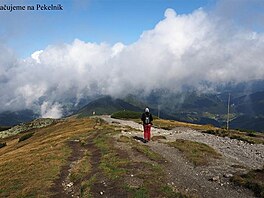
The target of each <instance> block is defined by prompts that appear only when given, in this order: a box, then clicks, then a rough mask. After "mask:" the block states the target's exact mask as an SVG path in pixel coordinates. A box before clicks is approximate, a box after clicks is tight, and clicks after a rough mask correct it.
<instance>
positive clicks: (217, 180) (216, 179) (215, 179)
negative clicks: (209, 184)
mask: <svg viewBox="0 0 264 198" xmlns="http://www.w3.org/2000/svg"><path fill="white" fill-rule="evenodd" d="M209 180H210V181H213V182H219V181H220V177H219V176H214V177H212V178H211V179H209Z"/></svg>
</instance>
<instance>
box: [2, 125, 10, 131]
mask: <svg viewBox="0 0 264 198" xmlns="http://www.w3.org/2000/svg"><path fill="white" fill-rule="evenodd" d="M10 128H11V127H8V126H0V131H5V130H8V129H10Z"/></svg>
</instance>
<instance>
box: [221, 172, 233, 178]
mask: <svg viewBox="0 0 264 198" xmlns="http://www.w3.org/2000/svg"><path fill="white" fill-rule="evenodd" d="M223 176H224V177H225V178H230V177H233V174H231V173H226V174H224V175H223Z"/></svg>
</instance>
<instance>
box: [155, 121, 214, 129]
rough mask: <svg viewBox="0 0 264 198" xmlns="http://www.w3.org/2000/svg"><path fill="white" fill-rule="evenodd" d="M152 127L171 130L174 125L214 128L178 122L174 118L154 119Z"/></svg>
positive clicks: (212, 127)
mask: <svg viewBox="0 0 264 198" xmlns="http://www.w3.org/2000/svg"><path fill="white" fill-rule="evenodd" d="M153 124H154V127H157V128H161V129H165V130H171V129H173V128H175V127H188V128H192V129H196V130H215V129H216V127H214V126H212V125H199V124H191V123H186V122H178V121H174V120H163V119H155V120H154V121H153Z"/></svg>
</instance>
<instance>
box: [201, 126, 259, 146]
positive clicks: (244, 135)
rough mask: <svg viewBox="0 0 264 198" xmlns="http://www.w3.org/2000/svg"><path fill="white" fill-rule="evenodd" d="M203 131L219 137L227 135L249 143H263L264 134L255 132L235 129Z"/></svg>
mask: <svg viewBox="0 0 264 198" xmlns="http://www.w3.org/2000/svg"><path fill="white" fill-rule="evenodd" d="M202 132H203V133H208V134H213V135H217V136H220V137H229V138H231V139H237V140H241V141H244V142H248V143H251V144H264V134H263V133H257V132H241V131H236V130H229V131H228V130H225V129H217V130H205V131H202Z"/></svg>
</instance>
